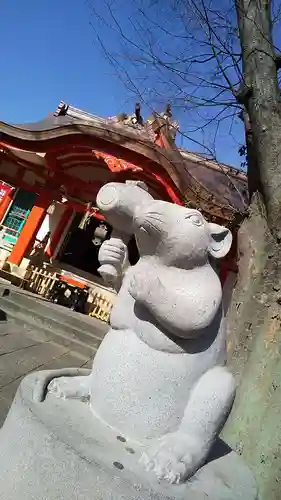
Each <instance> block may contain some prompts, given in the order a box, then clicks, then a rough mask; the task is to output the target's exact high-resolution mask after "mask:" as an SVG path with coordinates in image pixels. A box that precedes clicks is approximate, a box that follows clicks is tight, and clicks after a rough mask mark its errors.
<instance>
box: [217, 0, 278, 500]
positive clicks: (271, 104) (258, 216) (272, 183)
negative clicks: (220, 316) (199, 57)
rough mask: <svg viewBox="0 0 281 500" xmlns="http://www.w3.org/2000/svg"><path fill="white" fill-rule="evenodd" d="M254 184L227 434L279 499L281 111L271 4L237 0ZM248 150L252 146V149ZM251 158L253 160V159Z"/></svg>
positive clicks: (233, 339) (232, 333)
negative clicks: (235, 386) (233, 396)
mask: <svg viewBox="0 0 281 500" xmlns="http://www.w3.org/2000/svg"><path fill="white" fill-rule="evenodd" d="M236 8H237V15H238V24H239V31H240V39H241V47H242V53H243V72H244V83H245V85H246V86H247V88H248V92H247V98H246V101H245V107H246V110H247V113H248V116H249V119H250V123H251V134H252V141H253V148H254V151H255V164H256V167H255V169H254V168H253V167H252V168H251V169H250V170H249V176H250V179H249V183H250V184H251V186H255V189H256V191H255V192H254V193H253V194H252V199H251V204H250V211H249V218H248V219H247V220H245V221H244V223H243V224H242V227H241V229H240V234H239V240H240V262H239V279H238V283H237V286H236V289H235V292H234V296H233V302H232V306H231V309H230V312H229V317H228V338H229V342H228V347H229V358H230V359H229V363H230V365H231V367H232V370H233V371H234V373H236V375H237V377H238V381H239V388H238V391H237V397H236V401H235V404H234V408H233V411H232V413H231V415H230V418H229V421H228V424H227V426H226V427H225V429H224V432H223V436H224V438H225V439H226V441H227V442H228V443H229V444H230V445H232V446H233V447H234V448H235V449H236V450H237V451H238V452H239V453H241V454H242V456H244V458H245V460H246V462H247V463H248V464H249V465H250V466H251V467H252V469H253V472H254V474H255V476H256V479H257V482H258V485H259V490H260V497H261V499H262V500H278V499H280V498H281V357H280V354H281V268H280V265H279V259H280V250H281V249H280V241H281V236H280V235H281V231H280V229H281V217H280V215H281V212H280V209H281V140H280V130H281V114H280V103H279V99H280V97H279V95H280V91H279V89H278V83H277V73H276V66H275V54H274V50H273V45H272V40H271V18H270V4H269V2H268V1H265V0H236ZM248 153H249V151H248ZM252 165H253V163H252Z"/></svg>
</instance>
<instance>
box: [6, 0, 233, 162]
mask: <svg viewBox="0 0 281 500" xmlns="http://www.w3.org/2000/svg"><path fill="white" fill-rule="evenodd" d="M95 1H96V0H95ZM0 5H1V16H0V43H1V48H2V50H1V66H2V68H1V80H0V81H1V86H0V89H1V91H0V120H2V121H6V122H11V123H24V122H31V121H37V120H40V119H42V118H43V117H44V116H45V115H46V114H47V113H48V112H51V111H54V110H55V109H56V107H57V105H58V103H59V101H60V100H64V101H65V102H67V103H70V104H72V105H73V106H76V107H78V108H81V109H84V110H87V111H89V112H92V113H94V114H97V115H101V116H112V115H115V114H116V113H118V112H120V111H130V110H133V106H134V102H135V98H134V97H132V96H131V95H130V94H129V93H128V90H127V89H126V88H124V86H123V85H122V83H121V82H120V80H119V79H118V78H117V77H116V74H115V71H114V69H113V68H112V67H110V65H109V63H108V61H107V60H106V59H105V58H104V55H103V53H102V51H101V48H100V46H99V44H98V42H97V41H96V38H95V33H94V31H93V29H92V27H91V26H90V24H89V20H90V10H89V8H88V7H87V4H86V3H85V2H84V1H82V0H48V1H42V0H27V1H24V0H2V2H1V3H0ZM107 36H110V34H109V35H107ZM110 42H111V40H110V39H109V40H108V44H109V45H110ZM112 44H114V38H112ZM179 118H180V119H181V120H183V121H184V117H179ZM183 128H184V127H183ZM242 143H243V131H242V127H241V126H240V125H239V123H237V124H236V125H235V126H234V129H233V136H230V135H229V132H228V130H227V129H226V130H222V131H221V134H220V137H219V140H218V143H217V154H218V159H220V160H221V161H224V162H226V163H229V164H233V165H236V166H239V164H240V157H239V155H238V147H239V145H240V144H242ZM183 146H185V147H188V148H189V149H194V148H193V146H192V144H189V143H188V142H187V141H184V143H183Z"/></svg>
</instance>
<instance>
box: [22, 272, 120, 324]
mask: <svg viewBox="0 0 281 500" xmlns="http://www.w3.org/2000/svg"><path fill="white" fill-rule="evenodd" d="M59 274H60V273H59V271H58V269H55V268H54V267H53V266H50V265H48V264H46V265H44V266H43V267H41V268H39V267H30V268H28V269H27V271H26V273H25V276H24V278H23V279H22V282H21V285H20V286H21V288H24V289H25V290H27V291H30V292H32V293H36V294H38V295H40V296H41V297H45V298H46V299H50V298H51V295H52V290H53V288H54V286H55V284H56V282H59V281H61V280H60V278H59ZM90 295H91V296H92V298H93V300H92V301H91V302H90V303H89V302H88V303H87V309H88V311H87V314H88V315H89V316H92V317H94V318H97V319H99V320H101V321H104V322H106V323H108V321H109V317H110V313H111V309H112V306H113V304H112V302H111V301H110V299H109V297H106V296H105V295H103V294H102V293H101V292H100V289H99V288H98V287H97V288H95V287H93V289H92V290H91V293H90Z"/></svg>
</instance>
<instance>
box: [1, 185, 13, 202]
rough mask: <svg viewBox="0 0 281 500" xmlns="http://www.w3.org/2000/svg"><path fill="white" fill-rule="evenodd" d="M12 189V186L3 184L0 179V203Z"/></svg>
mask: <svg viewBox="0 0 281 500" xmlns="http://www.w3.org/2000/svg"><path fill="white" fill-rule="evenodd" d="M13 190H14V188H13V187H12V186H9V185H8V184H5V183H4V182H1V181H0V203H1V202H2V201H3V199H4V198H5V197H6V196H7V195H8V194H10V193H11V192H12V191H13Z"/></svg>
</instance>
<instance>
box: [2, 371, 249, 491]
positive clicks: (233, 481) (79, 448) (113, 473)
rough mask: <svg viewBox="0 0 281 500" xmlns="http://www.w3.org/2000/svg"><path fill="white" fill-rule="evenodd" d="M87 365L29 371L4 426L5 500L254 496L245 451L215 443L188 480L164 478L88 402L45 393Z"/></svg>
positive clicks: (136, 448)
mask: <svg viewBox="0 0 281 500" xmlns="http://www.w3.org/2000/svg"><path fill="white" fill-rule="evenodd" d="M77 374H80V375H87V374H88V371H87V370H76V369H69V370H59V371H51V372H46V371H44V372H37V373H33V374H31V375H28V376H27V377H26V378H25V379H24V380H23V382H22V383H21V385H20V387H19V389H18V391H17V394H16V397H15V400H14V402H13V404H12V407H11V409H10V412H9V414H8V416H7V419H6V421H5V423H4V426H3V428H2V429H1V431H0V471H1V482H0V498H1V500H70V499H74V498H75V499H76V500H98V499H99V500H100V499H102V500H113V499H114V500H124V499H128V500H140V499H142V500H170V499H173V500H183V499H184V500H206V499H207V498H208V500H232V499H233V500H234V499H235V500H246V499H247V500H255V499H257V489H256V484H255V481H254V479H253V476H252V474H251V473H250V471H249V470H248V468H247V467H246V466H245V465H244V464H243V462H242V461H241V459H240V457H238V456H237V455H236V454H235V453H234V452H233V451H231V450H230V449H229V448H228V447H227V446H226V445H225V444H224V443H222V442H218V443H217V445H216V446H215V448H214V449H213V452H212V455H211V456H210V459H209V461H208V463H207V464H206V465H205V466H204V467H203V468H202V469H201V470H200V471H198V472H197V474H196V475H195V476H194V477H193V478H192V479H191V480H190V481H188V482H187V483H185V484H181V485H169V484H166V483H165V482H161V483H160V482H159V481H157V479H156V478H155V476H154V475H152V474H150V473H148V472H146V471H144V470H143V469H142V467H141V465H140V464H139V463H138V460H139V457H140V454H141V452H142V449H141V447H140V446H139V445H138V444H137V443H134V442H129V441H127V440H126V438H125V437H124V436H120V435H118V433H116V432H115V431H114V430H113V429H110V428H109V427H108V426H106V425H105V424H104V423H102V422H101V421H100V420H99V419H98V418H97V417H96V416H95V415H94V413H93V412H92V410H91V409H90V406H89V405H88V403H87V402H84V403H82V402H80V401H75V400H63V399H60V398H56V397H54V396H52V395H50V394H49V395H48V396H47V397H46V387H47V385H48V383H49V381H50V380H51V379H52V378H54V377H58V376H61V375H64V376H65V375H67V376H74V375H77Z"/></svg>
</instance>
